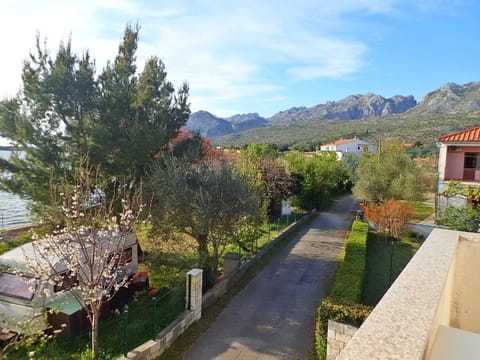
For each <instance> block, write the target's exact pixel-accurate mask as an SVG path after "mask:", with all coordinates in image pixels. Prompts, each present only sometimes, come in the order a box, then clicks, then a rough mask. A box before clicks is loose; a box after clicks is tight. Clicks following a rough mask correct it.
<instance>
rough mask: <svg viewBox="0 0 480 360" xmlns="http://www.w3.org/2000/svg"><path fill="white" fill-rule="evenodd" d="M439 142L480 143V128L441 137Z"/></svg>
mask: <svg viewBox="0 0 480 360" xmlns="http://www.w3.org/2000/svg"><path fill="white" fill-rule="evenodd" d="M437 141H439V142H459V141H460V142H462V141H464V142H472V141H473V142H475V141H478V142H480V126H477V127H474V128H470V129H466V130H462V131H457V132H454V133H452V134H447V135H444V136H440V137H439V138H438V139H437Z"/></svg>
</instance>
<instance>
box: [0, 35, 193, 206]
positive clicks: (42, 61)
mask: <svg viewBox="0 0 480 360" xmlns="http://www.w3.org/2000/svg"><path fill="white" fill-rule="evenodd" d="M138 32H139V27H138V26H137V27H132V26H127V28H126V30H125V34H124V38H123V41H122V42H121V44H120V46H119V50H118V54H117V56H116V57H115V60H114V61H113V63H108V64H107V66H106V67H105V68H104V69H103V70H102V71H101V72H100V74H99V75H98V76H96V75H95V74H96V69H95V61H94V60H92V59H91V57H90V54H89V53H88V51H87V52H85V53H84V55H82V56H79V55H76V54H74V53H73V52H72V49H71V41H70V40H69V41H68V43H67V44H63V43H61V44H60V46H59V48H58V50H57V51H56V53H55V56H51V55H50V54H49V52H48V50H47V49H46V45H45V46H41V44H40V41H39V37H37V46H36V52H35V53H33V54H31V55H30V59H29V60H27V61H25V63H24V67H23V74H22V80H23V86H22V91H21V92H20V93H19V94H18V95H17V96H16V97H14V98H12V99H10V100H4V101H2V102H0V134H1V135H2V136H3V137H6V138H8V139H10V140H11V141H12V142H13V143H14V151H13V153H12V156H11V157H10V159H9V160H2V161H1V162H0V170H1V171H3V172H4V174H5V173H8V174H9V176H3V177H1V178H0V188H1V189H2V190H5V191H8V192H11V193H15V194H18V195H20V196H21V197H23V198H26V199H29V200H31V201H32V202H33V204H34V205H36V204H44V205H45V204H48V202H49V200H50V192H49V180H50V179H51V178H52V179H54V181H57V182H60V179H63V178H64V176H67V177H69V179H70V180H72V179H73V169H74V168H76V167H77V166H78V164H79V161H80V159H82V158H84V157H85V156H86V155H87V154H88V156H89V158H90V162H91V164H92V166H97V165H101V166H102V174H103V175H104V176H105V178H107V179H112V178H116V179H118V180H120V181H123V182H126V183H132V184H138V183H139V182H140V179H141V178H142V177H143V176H144V175H145V172H146V170H147V168H148V167H149V166H151V164H152V163H153V161H154V157H155V156H156V155H157V154H158V153H159V152H160V151H162V149H163V148H164V146H165V144H167V143H168V141H169V140H170V139H172V138H174V137H175V136H176V135H177V134H178V131H179V129H180V128H181V127H182V126H183V125H184V124H185V122H186V121H187V119H188V115H189V112H190V111H189V106H188V102H187V97H188V87H187V85H185V84H184V85H183V87H182V88H181V89H180V90H179V91H178V92H175V90H174V88H173V85H172V84H171V83H170V82H168V81H167V80H166V71H165V66H164V64H163V63H162V61H161V60H160V59H158V58H156V57H152V58H150V59H149V60H148V61H147V62H146V64H145V66H144V68H143V71H141V72H140V73H139V74H138V75H137V67H136V56H135V53H136V49H137V44H138ZM105 190H106V191H114V190H112V189H105ZM36 210H37V212H40V210H39V209H38V208H36Z"/></svg>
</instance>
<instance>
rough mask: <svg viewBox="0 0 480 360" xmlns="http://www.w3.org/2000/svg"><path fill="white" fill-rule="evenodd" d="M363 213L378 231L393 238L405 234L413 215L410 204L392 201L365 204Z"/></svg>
mask: <svg viewBox="0 0 480 360" xmlns="http://www.w3.org/2000/svg"><path fill="white" fill-rule="evenodd" d="M364 211H365V216H366V217H367V219H369V220H370V221H372V222H373V223H374V224H375V225H377V227H378V230H379V231H386V232H388V233H389V234H390V235H391V236H393V237H395V238H398V237H399V236H400V235H401V234H403V233H404V232H405V230H406V228H407V223H408V221H409V220H410V219H411V218H412V215H413V209H412V205H411V204H409V203H406V202H401V201H398V200H393V199H391V200H388V201H387V202H385V203H381V204H367V205H366V206H365V208H364Z"/></svg>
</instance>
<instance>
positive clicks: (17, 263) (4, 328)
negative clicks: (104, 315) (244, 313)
mask: <svg viewBox="0 0 480 360" xmlns="http://www.w3.org/2000/svg"><path fill="white" fill-rule="evenodd" d="M109 234H110V235H109V236H105V237H103V236H102V237H101V238H99V239H100V241H99V242H97V243H96V244H97V245H96V246H95V250H96V251H97V252H98V251H102V252H104V253H105V255H108V254H111V255H110V256H115V255H113V254H116V256H117V258H116V260H114V261H118V264H119V265H120V270H119V271H118V273H116V275H117V281H123V279H127V278H128V279H130V278H131V277H132V276H133V275H134V274H135V273H136V272H137V270H138V241H137V238H136V236H135V235H134V234H132V233H129V234H126V235H123V234H121V233H115V232H112V233H109ZM85 236H86V240H85V244H87V245H86V246H85V247H84V249H85V252H84V251H82V249H80V248H78V247H79V245H78V243H75V242H68V241H65V242H64V246H66V247H70V248H72V249H74V251H77V250H75V249H77V248H78V252H79V253H81V254H85V253H88V254H90V253H91V252H92V251H93V245H89V244H90V242H89V237H88V234H87V235H85ZM102 244H104V245H102ZM48 247H51V243H48V242H47V241H45V240H40V241H38V242H37V243H33V242H30V243H26V244H24V245H22V246H20V247H17V248H15V249H12V250H10V251H8V252H6V253H4V254H2V255H0V333H2V332H4V333H5V332H7V333H8V332H11V333H12V334H13V333H23V331H24V328H25V327H28V329H29V330H30V331H31V330H32V329H33V330H43V329H45V328H47V326H48V325H49V324H50V325H54V324H58V323H59V322H58V317H61V318H62V319H63V320H64V321H62V322H64V323H67V324H69V323H70V324H72V328H73V327H79V326H80V324H79V322H81V321H82V320H83V321H84V320H85V319H86V317H85V316H83V315H82V314H81V313H82V312H84V310H83V306H82V304H80V303H79V301H78V297H76V296H74V294H72V291H80V290H78V289H77V285H78V280H77V279H78V277H79V276H84V277H85V276H90V275H89V274H90V273H89V270H88V266H87V261H88V260H85V257H83V256H79V257H78V259H82V258H83V259H84V261H83V263H81V264H80V266H79V268H78V269H77V270H76V271H77V274H76V275H73V274H72V270H71V269H69V268H67V266H66V264H65V261H62V258H61V257H60V256H58V253H55V252H54V251H53V252H51V253H50V252H49V253H48V254H49V255H48V256H49V258H48V259H45V258H44V257H43V255H39V254H40V253H41V251H42V250H39V249H41V248H45V249H48ZM84 256H90V255H84ZM79 261H80V260H79ZM108 261H110V260H108ZM100 266H101V264H100ZM39 268H41V269H43V271H45V270H46V269H49V270H48V271H49V272H48V273H45V274H43V275H42V276H40V271H37V270H36V269H39ZM120 276H121V277H122V278H121V279H120ZM47 277H48V278H47ZM48 309H52V310H55V313H54V314H50V313H48V314H47V310H48ZM66 330H67V333H69V334H71V333H72V329H66Z"/></svg>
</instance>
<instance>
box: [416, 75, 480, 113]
mask: <svg viewBox="0 0 480 360" xmlns="http://www.w3.org/2000/svg"><path fill="white" fill-rule="evenodd" d="M478 110H480V82H471V83H468V84H464V85H457V84H454V83H448V84H446V85H444V86H442V87H441V88H439V89H437V90H434V91H432V92H429V93H428V94H427V95H425V96H424V97H423V99H422V101H420V103H419V104H418V105H417V106H415V107H414V108H413V109H411V110H410V111H409V112H410V113H423V114H450V113H458V112H472V111H478Z"/></svg>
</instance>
